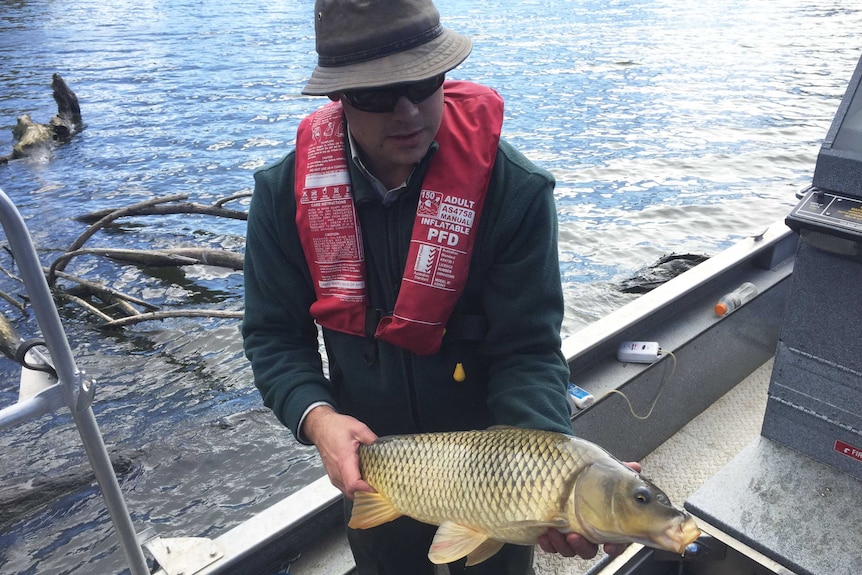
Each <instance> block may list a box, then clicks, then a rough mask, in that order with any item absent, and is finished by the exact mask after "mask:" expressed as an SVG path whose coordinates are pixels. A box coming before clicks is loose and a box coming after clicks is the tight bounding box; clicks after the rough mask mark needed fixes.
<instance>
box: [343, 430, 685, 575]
mask: <svg viewBox="0 0 862 575" xmlns="http://www.w3.org/2000/svg"><path fill="white" fill-rule="evenodd" d="M359 461H360V465H359V467H360V471H361V473H362V478H363V479H364V480H365V481H366V482H367V483H368V484H369V485H371V486H372V487H373V488H374V489H375V490H376V493H369V492H361V491H360V492H357V493H356V495H355V499H354V503H353V512H352V515H351V518H350V521H349V523H348V526H349V527H350V528H353V529H369V528H372V527H376V526H377V525H380V524H383V523H386V522H388V521H392V520H394V519H397V518H398V517H401V516H403V515H406V516H409V517H412V518H413V519H415V520H417V521H421V522H423V523H429V524H431V525H438V526H439V529H438V530H437V532H436V534H435V536H434V539H433V541H432V543H431V548H430V550H429V552H428V558H429V559H430V560H431V562H432V563H436V564H442V563H451V562H452V561H457V560H458V559H461V558H462V557H465V556H466V557H467V565H475V564H477V563H481V562H482V561H484V560H486V559H488V558H489V557H491V556H492V555H494V554H495V553H497V551H499V550H500V548H502V546H503V544H504V543H514V544H518V545H534V544H535V543H536V542H537V540H538V538H539V536H540V535H542V534H543V533H545V532H546V531H547V530H548V529H549V528H553V529H557V530H559V531H561V532H564V533H569V532H575V533H579V534H581V535H583V536H584V537H586V538H587V539H588V540H589V541H591V542H593V543H632V542H636V543H641V544H643V545H646V546H649V547H654V548H657V549H664V550H668V551H672V552H675V553H679V554H683V552H684V551H685V548H686V546H687V545H688V544H689V543H691V542H693V541H694V540H695V539H697V537H698V536H699V535H700V530H699V529H698V527H697V525H696V524H695V521H694V519H693V518H692V517H691V516H690V515H689V514H688V513H686V512H685V511H683V510H680V509H677V508H676V507H674V506H673V505H672V504H671V503H670V501H669V499H668V497H667V495H665V494H664V493H663V492H662V491H661V490H660V489H659V488H658V487H656V486H655V485H653V484H652V483H650V482H649V481H647V480H646V479H644V478H643V477H642V476H641V475H640V474H638V473H637V472H635V471H634V470H632V469H631V468H629V467H627V466H626V465H625V464H624V463H622V462H620V461H619V460H618V459H616V458H614V457H613V456H612V455H611V454H609V453H608V452H607V451H605V450H604V449H603V448H601V447H599V446H598V445H596V444H594V443H592V442H589V441H586V440H584V439H579V438H577V437H573V436H571V435H566V434H562V433H555V432H548V431H538V430H531V429H522V428H514V427H494V428H491V429H488V430H481V431H463V432H446V433H424V434H415V435H393V436H388V437H381V438H379V439H378V440H377V441H375V442H374V443H371V444H367V445H361V446H360V447H359Z"/></svg>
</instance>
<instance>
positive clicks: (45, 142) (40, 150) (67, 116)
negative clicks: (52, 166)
mask: <svg viewBox="0 0 862 575" xmlns="http://www.w3.org/2000/svg"><path fill="white" fill-rule="evenodd" d="M51 89H52V92H53V96H54V102H56V104H57V114H56V115H54V117H52V118H51V119H50V120H49V121H48V123H47V124H40V123H38V122H34V121H33V119H32V118H31V117H30V115H29V114H22V115H20V116H18V118H17V124H16V125H15V127H14V128H13V129H12V136H13V137H14V138H15V144H14V145H13V146H12V153H10V154H7V155H5V156H0V164H5V163H7V162H8V161H9V160H16V159H19V158H25V157H32V156H40V155H48V154H49V153H50V149H51V148H52V147H53V146H54V145H55V144H58V143H63V142H68V141H69V140H70V139H72V136H74V135H75V134H77V133H78V132H80V131H81V130H83V129H84V122H83V120H82V118H81V106H80V105H79V103H78V96H77V95H75V92H73V91H72V89H71V88H69V86H68V85H67V84H66V81H65V80H64V79H63V77H62V76H60V74H54V75H53V76H52V79H51Z"/></svg>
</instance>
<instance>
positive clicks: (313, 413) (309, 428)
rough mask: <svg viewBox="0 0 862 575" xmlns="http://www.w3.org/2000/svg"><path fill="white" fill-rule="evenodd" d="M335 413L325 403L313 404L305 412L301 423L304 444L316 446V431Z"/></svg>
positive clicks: (301, 439)
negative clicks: (323, 420) (326, 418)
mask: <svg viewBox="0 0 862 575" xmlns="http://www.w3.org/2000/svg"><path fill="white" fill-rule="evenodd" d="M332 413H335V408H334V407H332V405H330V404H329V403H327V402H325V401H319V402H317V403H312V404H311V405H309V406H308V408H307V409H306V410H305V413H304V414H303V415H302V419H301V420H300V421H299V437H298V439H299V440H300V441H301V442H302V443H310V444H314V443H315V440H316V430H317V428H318V427H319V423H320V421H321V420H322V419H323V418H325V417H326V416H327V415H330V414H332Z"/></svg>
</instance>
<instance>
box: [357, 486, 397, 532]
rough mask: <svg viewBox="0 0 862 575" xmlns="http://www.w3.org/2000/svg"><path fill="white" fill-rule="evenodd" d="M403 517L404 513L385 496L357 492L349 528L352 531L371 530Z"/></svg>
mask: <svg viewBox="0 0 862 575" xmlns="http://www.w3.org/2000/svg"><path fill="white" fill-rule="evenodd" d="M401 515H402V513H401V512H399V511H398V510H397V509H395V506H394V505H392V502H391V501H389V499H387V498H386V497H384V496H383V495H381V494H379V493H368V492H367V491H357V492H356V495H355V496H354V499H353V512H352V513H351V515H350V522H349V523H348V524H347V526H348V527H350V528H351V529H371V528H372V527H377V526H378V525H382V524H384V523H388V522H390V521H392V520H393V519H398V518H399V517H401Z"/></svg>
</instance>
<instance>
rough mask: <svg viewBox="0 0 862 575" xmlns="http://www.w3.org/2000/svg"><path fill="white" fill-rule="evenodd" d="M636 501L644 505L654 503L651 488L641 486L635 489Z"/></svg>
mask: <svg viewBox="0 0 862 575" xmlns="http://www.w3.org/2000/svg"><path fill="white" fill-rule="evenodd" d="M635 501H637V502H638V503H643V504H644V505H646V504H648V503H652V492H651V491H650V489H649V487H646V486H641V487H638V488H637V489H635Z"/></svg>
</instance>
